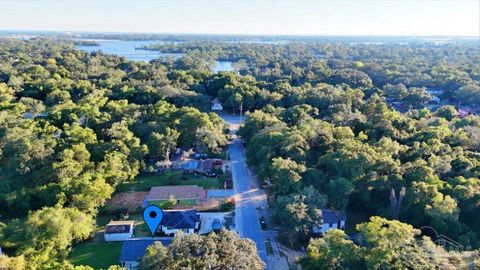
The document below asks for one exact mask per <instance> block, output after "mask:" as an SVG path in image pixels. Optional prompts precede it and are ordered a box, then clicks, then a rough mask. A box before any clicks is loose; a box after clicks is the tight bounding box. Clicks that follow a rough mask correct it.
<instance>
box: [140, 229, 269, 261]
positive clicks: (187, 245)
mask: <svg viewBox="0 0 480 270" xmlns="http://www.w3.org/2000/svg"><path fill="white" fill-rule="evenodd" d="M263 268H264V263H263V262H262V261H261V260H260V258H259V257H258V255H257V250H256V247H255V244H254V243H253V241H252V240H249V239H242V238H240V237H239V236H238V235H237V234H236V233H234V232H230V231H221V232H220V233H219V234H216V233H213V232H212V233H210V234H208V235H205V236H200V235H197V234H191V235H185V234H183V233H178V234H176V235H175V237H174V238H173V242H172V243H171V244H170V245H169V246H168V247H164V246H163V245H162V244H161V243H160V242H156V243H154V244H153V245H151V246H150V247H148V248H147V251H146V253H145V256H144V257H143V258H142V260H141V261H140V265H139V269H142V270H151V269H154V270H162V269H165V270H167V269H234V270H242V269H245V270H247V269H263Z"/></svg>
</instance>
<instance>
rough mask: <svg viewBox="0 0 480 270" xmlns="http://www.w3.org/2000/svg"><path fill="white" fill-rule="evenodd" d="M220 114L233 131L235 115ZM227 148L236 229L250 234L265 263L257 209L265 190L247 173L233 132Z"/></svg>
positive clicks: (247, 234)
mask: <svg viewBox="0 0 480 270" xmlns="http://www.w3.org/2000/svg"><path fill="white" fill-rule="evenodd" d="M222 118H223V119H224V121H225V122H227V123H228V124H230V132H231V133H232V134H235V132H236V131H237V130H238V127H239V124H240V121H239V117H238V116H224V115H222ZM228 152H229V154H230V161H231V168H232V178H233V186H234V191H235V223H236V228H237V231H238V233H239V234H240V236H241V237H246V238H250V239H252V240H253V241H254V242H255V244H256V246H257V252H258V255H259V256H260V258H261V259H262V261H263V262H265V264H266V265H267V264H268V256H267V251H266V248H265V242H264V238H263V234H262V230H261V228H260V221H259V216H258V213H257V207H264V206H265V205H267V196H266V194H265V192H263V191H262V190H260V189H259V188H258V182H257V181H256V180H255V179H253V178H252V177H250V173H249V171H248V168H247V164H246V161H245V154H244V152H243V147H242V142H241V140H240V139H239V138H237V137H236V136H235V135H233V140H232V141H231V142H230V144H229V147H228ZM268 268H269V267H268V265H267V269H268Z"/></svg>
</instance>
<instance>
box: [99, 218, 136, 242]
mask: <svg viewBox="0 0 480 270" xmlns="http://www.w3.org/2000/svg"><path fill="white" fill-rule="evenodd" d="M134 225H135V221H133V220H120V221H110V222H109V223H108V224H107V226H105V234H104V238H105V241H124V240H128V239H130V238H132V235H133V228H134Z"/></svg>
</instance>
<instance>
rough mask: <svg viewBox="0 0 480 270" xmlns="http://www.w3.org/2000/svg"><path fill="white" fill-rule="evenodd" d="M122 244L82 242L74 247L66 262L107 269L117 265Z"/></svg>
mask: <svg viewBox="0 0 480 270" xmlns="http://www.w3.org/2000/svg"><path fill="white" fill-rule="evenodd" d="M121 250H122V242H93V241H88V242H83V243H80V244H78V245H76V246H75V247H74V248H73V249H72V252H70V256H69V257H68V260H69V261H70V262H71V263H72V264H74V265H88V266H91V267H93V268H95V269H107V268H108V267H109V266H110V265H115V264H118V258H119V257H120V251H121Z"/></svg>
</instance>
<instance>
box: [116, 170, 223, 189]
mask: <svg viewBox="0 0 480 270" xmlns="http://www.w3.org/2000/svg"><path fill="white" fill-rule="evenodd" d="M170 185H171V186H180V185H183V186H184V185H197V186H200V187H204V188H223V178H222V177H220V178H203V177H200V176H194V175H191V174H188V173H182V172H172V173H164V174H158V175H143V176H138V177H137V178H136V179H135V181H132V182H129V183H124V184H122V185H120V186H119V188H118V190H119V191H121V192H124V191H149V190H150V188H151V187H156V186H170Z"/></svg>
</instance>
